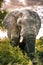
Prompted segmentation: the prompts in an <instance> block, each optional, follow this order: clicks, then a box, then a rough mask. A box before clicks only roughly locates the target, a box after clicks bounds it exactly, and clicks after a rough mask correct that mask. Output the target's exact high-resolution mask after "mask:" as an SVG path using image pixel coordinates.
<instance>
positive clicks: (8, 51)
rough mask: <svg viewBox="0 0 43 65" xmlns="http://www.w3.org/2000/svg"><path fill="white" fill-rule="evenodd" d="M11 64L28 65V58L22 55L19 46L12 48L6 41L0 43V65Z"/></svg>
mask: <svg viewBox="0 0 43 65" xmlns="http://www.w3.org/2000/svg"><path fill="white" fill-rule="evenodd" d="M10 62H11V64H12V65H14V64H16V65H17V64H21V65H28V63H29V58H28V57H27V55H26V54H25V55H23V53H22V51H21V50H20V48H19V46H17V47H14V48H13V47H12V46H11V45H10V43H9V40H8V39H4V40H1V41H0V64H1V65H7V64H9V63H10Z"/></svg>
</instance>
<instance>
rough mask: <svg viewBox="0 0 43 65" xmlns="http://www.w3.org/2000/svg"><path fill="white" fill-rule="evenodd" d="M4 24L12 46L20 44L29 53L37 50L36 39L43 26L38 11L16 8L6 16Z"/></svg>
mask: <svg viewBox="0 0 43 65" xmlns="http://www.w3.org/2000/svg"><path fill="white" fill-rule="evenodd" d="M3 25H4V26H5V28H6V29H7V33H8V38H9V39H10V42H11V44H12V46H17V45H19V46H20V47H21V48H22V49H23V50H24V51H25V52H26V53H27V54H29V53H34V52H35V39H36V35H37V34H38V32H39V29H40V27H41V20H40V17H39V16H38V14H37V13H36V12H34V11H30V10H28V9H22V10H15V11H13V12H10V13H9V14H8V15H7V16H6V17H5V19H4V21H3ZM21 37H22V38H23V40H22V42H20V40H21Z"/></svg>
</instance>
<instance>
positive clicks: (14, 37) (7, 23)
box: [3, 11, 21, 46]
mask: <svg viewBox="0 0 43 65" xmlns="http://www.w3.org/2000/svg"><path fill="white" fill-rule="evenodd" d="M19 16H21V15H20V12H19V11H12V12H10V13H8V14H7V15H6V16H5V18H4V21H3V25H4V27H5V28H6V29H7V35H8V38H9V40H10V43H11V45H12V46H16V45H17V44H18V42H19V37H20V26H18V25H17V19H18V18H19Z"/></svg>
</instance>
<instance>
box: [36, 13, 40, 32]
mask: <svg viewBox="0 0 43 65" xmlns="http://www.w3.org/2000/svg"><path fill="white" fill-rule="evenodd" d="M35 21H36V29H37V33H38V32H39V29H40V27H41V19H40V17H39V15H38V14H37V13H36V20H35Z"/></svg>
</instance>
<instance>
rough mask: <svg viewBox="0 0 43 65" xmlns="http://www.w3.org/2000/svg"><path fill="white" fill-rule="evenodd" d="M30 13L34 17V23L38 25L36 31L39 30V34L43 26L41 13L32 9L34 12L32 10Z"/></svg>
mask: <svg viewBox="0 0 43 65" xmlns="http://www.w3.org/2000/svg"><path fill="white" fill-rule="evenodd" d="M30 14H31V16H32V17H33V19H34V23H35V26H36V31H37V34H38V32H39V29H40V27H41V19H40V17H39V15H38V14H37V13H36V12H34V11H32V12H31V11H30Z"/></svg>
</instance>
